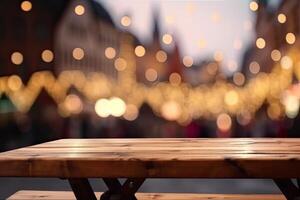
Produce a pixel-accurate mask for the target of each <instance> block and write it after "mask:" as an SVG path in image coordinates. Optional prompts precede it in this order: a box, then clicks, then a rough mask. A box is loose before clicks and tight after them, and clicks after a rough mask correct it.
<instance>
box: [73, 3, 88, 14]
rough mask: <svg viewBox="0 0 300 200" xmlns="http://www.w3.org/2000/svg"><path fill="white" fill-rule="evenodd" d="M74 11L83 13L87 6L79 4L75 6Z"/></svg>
mask: <svg viewBox="0 0 300 200" xmlns="http://www.w3.org/2000/svg"><path fill="white" fill-rule="evenodd" d="M74 12H75V14H76V15H83V14H84V12H85V8H84V6H83V5H77V6H75V8H74Z"/></svg>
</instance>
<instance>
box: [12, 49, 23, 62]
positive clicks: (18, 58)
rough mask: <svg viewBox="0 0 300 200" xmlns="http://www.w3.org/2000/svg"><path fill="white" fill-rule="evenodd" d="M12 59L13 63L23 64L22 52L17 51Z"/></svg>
mask: <svg viewBox="0 0 300 200" xmlns="http://www.w3.org/2000/svg"><path fill="white" fill-rule="evenodd" d="M10 59H11V62H12V63H13V64H15V65H21V64H22V62H23V55H22V54H21V53H20V52H18V51H16V52H13V53H12V54H11V57H10Z"/></svg>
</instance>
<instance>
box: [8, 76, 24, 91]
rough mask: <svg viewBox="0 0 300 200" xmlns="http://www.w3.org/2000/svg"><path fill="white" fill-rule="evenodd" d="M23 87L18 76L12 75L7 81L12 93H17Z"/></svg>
mask: <svg viewBox="0 0 300 200" xmlns="http://www.w3.org/2000/svg"><path fill="white" fill-rule="evenodd" d="M22 85H23V83H22V80H21V78H20V77H19V76H17V75H12V76H10V77H9V78H8V80H7V86H8V88H9V89H10V90H12V91H17V90H19V89H21V87H22Z"/></svg>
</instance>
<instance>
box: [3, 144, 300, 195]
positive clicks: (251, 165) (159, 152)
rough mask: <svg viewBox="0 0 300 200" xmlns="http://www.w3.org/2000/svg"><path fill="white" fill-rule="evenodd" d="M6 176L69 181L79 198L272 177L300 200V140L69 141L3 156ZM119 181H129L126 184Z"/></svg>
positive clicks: (30, 148) (28, 148)
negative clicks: (152, 184)
mask: <svg viewBox="0 0 300 200" xmlns="http://www.w3.org/2000/svg"><path fill="white" fill-rule="evenodd" d="M0 176H5V177H11V176H13V177H58V178H62V179H68V180H69V182H70V185H71V187H72V190H73V192H74V194H75V196H76V198H77V199H90V200H96V199H97V198H96V197H95V195H94V192H93V191H92V188H91V186H90V184H89V182H88V178H102V179H103V180H104V182H105V184H106V185H107V186H108V188H109V190H108V191H107V192H105V193H104V194H103V195H102V196H101V199H103V200H107V199H112V198H111V197H113V199H130V200H131V199H136V198H135V193H136V192H137V190H138V189H139V187H140V186H141V185H142V183H143V182H144V181H145V179H146V178H270V179H273V180H274V181H275V183H276V184H277V185H278V187H279V188H280V189H281V191H282V192H283V194H284V195H285V196H286V198H287V199H289V200H290V199H291V200H296V199H300V189H299V187H297V186H296V185H295V184H294V183H293V182H292V181H291V178H296V179H297V182H298V185H299V184H300V139H161V138H160V139H63V140H57V141H53V142H47V143H44V144H39V145H34V146H30V147H25V148H21V149H16V150H12V151H8V152H4V153H1V154H0ZM118 178H127V180H126V181H125V183H124V184H123V185H122V184H121V183H120V182H119V181H118Z"/></svg>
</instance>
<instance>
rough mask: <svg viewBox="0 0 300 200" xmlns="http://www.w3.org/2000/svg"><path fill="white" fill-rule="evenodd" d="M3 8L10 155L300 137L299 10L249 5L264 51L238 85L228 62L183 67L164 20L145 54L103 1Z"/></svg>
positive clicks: (4, 111) (1, 56)
mask: <svg viewBox="0 0 300 200" xmlns="http://www.w3.org/2000/svg"><path fill="white" fill-rule="evenodd" d="M0 4H1V6H0V15H2V17H0V27H1V29H0V41H1V44H2V47H3V48H1V49H0V65H1V68H0V75H1V77H0V95H1V99H0V113H1V114H0V130H1V132H3V134H1V136H0V137H1V140H0V141H1V142H2V144H3V145H2V149H8V148H13V147H16V146H22V145H28V144H31V143H39V142H43V141H47V140H52V139H56V138H62V137H252V136H253V137H254V136H255V137H264V136H268V137H298V136H299V132H298V129H299V125H297V124H299V123H298V121H299V117H298V111H299V98H300V86H299V85H298V84H297V81H298V80H299V78H300V68H299V67H300V65H299V64H297V63H298V62H299V61H300V59H299V56H298V54H299V44H298V43H299V41H298V40H297V37H298V35H299V33H300V30H299V25H300V24H299V18H300V14H299V13H300V12H299V11H300V3H299V1H297V0H287V1H282V2H281V3H280V4H279V5H278V6H277V7H274V6H271V5H270V4H269V3H268V1H251V2H250V4H249V5H250V9H251V10H253V11H254V12H255V13H256V24H255V32H256V41H254V44H253V45H251V46H249V48H248V49H247V51H246V52H245V54H244V59H243V63H242V69H241V71H240V72H235V73H234V74H233V76H231V77H228V76H226V74H224V73H223V71H222V69H221V66H222V60H223V56H222V54H221V53H220V52H215V54H214V55H212V56H211V57H209V58H207V59H204V60H193V59H192V58H191V57H189V56H184V57H183V56H182V55H181V53H180V52H181V51H180V46H179V41H177V38H176V34H173V35H170V34H163V33H162V32H161V31H160V24H159V20H158V19H159V13H158V12H157V11H156V10H154V13H153V31H152V41H151V42H150V43H148V44H142V43H141V42H140V41H139V40H138V39H137V37H136V36H135V35H134V34H132V33H130V32H128V31H127V29H126V27H128V26H130V23H131V19H130V16H127V15H126V16H124V17H123V18H122V19H121V26H122V27H123V28H120V27H119V26H118V25H117V24H115V22H114V21H113V20H112V17H111V16H110V14H109V12H108V11H107V10H106V9H105V8H104V7H103V6H102V5H101V4H99V3H98V2H96V1H94V0H65V1H62V0H43V1H41V0H30V1H21V0H4V1H1V2H0ZM163 43H164V44H172V48H169V49H164V46H163V45H162V44H163ZM299 63H300V62H299ZM229 67H230V66H229ZM53 124H55V126H53Z"/></svg>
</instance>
